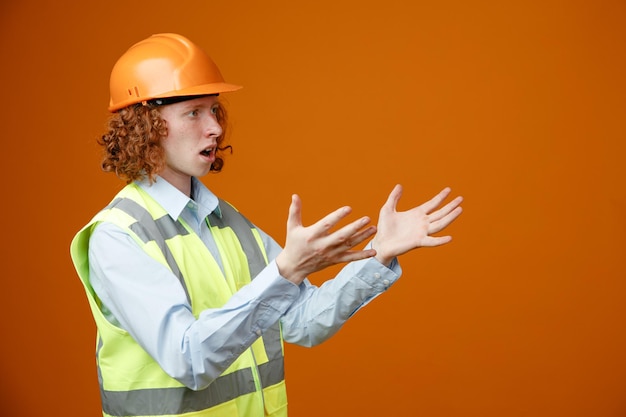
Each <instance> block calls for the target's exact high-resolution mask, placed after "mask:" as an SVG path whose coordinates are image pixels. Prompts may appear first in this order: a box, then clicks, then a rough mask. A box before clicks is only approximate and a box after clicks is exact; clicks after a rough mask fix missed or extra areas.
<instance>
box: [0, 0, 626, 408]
mask: <svg viewBox="0 0 626 417" xmlns="http://www.w3.org/2000/svg"><path fill="white" fill-rule="evenodd" d="M74 3H75V4H73V5H71V6H68V5H66V4H67V3H63V2H53V1H33V0H28V1H24V0H20V1H17V0H10V1H8V0H5V1H3V2H2V5H0V12H1V16H2V25H1V31H2V33H1V35H2V36H0V44H1V51H2V69H1V70H0V71H1V73H2V80H3V88H2V90H3V91H2V100H1V103H0V106H1V111H0V115H1V117H2V139H3V140H2V145H3V152H2V155H3V162H2V165H1V168H0V169H1V170H2V172H1V173H0V174H1V175H2V179H3V181H2V189H3V195H4V197H3V201H4V203H3V204H2V210H3V212H2V218H3V222H4V227H3V230H4V233H3V240H4V242H3V244H2V248H3V250H2V265H3V268H4V273H3V276H4V285H3V289H2V291H0V303H1V304H0V306H1V307H0V308H1V309H2V312H1V313H2V320H1V326H2V327H1V329H0V330H1V332H2V343H1V344H0V370H1V371H2V372H1V379H0V381H1V384H2V386H1V387H0V388H1V391H0V395H1V397H0V404H1V406H0V407H1V408H2V415H6V416H35V415H48V416H62V415H81V416H96V415H99V413H100V411H99V410H100V408H99V395H98V387H97V379H96V371H95V367H94V360H93V351H94V333H95V328H94V324H93V320H92V318H91V316H90V313H89V309H88V305H87V302H86V299H85V297H84V294H83V289H82V287H81V285H80V283H79V280H78V278H77V277H76V274H75V272H74V270H73V267H72V265H71V262H70V258H69V250H68V246H69V242H70V239H71V238H72V236H73V234H74V233H75V232H76V231H77V230H78V229H79V228H80V227H81V226H82V225H83V224H84V223H86V222H87V221H88V220H89V218H90V217H91V216H92V215H93V214H95V212H96V211H97V210H98V209H100V208H101V207H102V206H104V205H105V204H106V203H107V202H108V201H109V199H110V198H111V197H112V196H113V194H114V193H115V191H116V190H117V189H118V188H120V187H121V185H122V183H121V182H120V181H119V180H117V179H116V178H115V177H114V176H113V175H110V174H104V173H102V172H101V171H100V169H99V159H98V158H99V157H98V155H99V149H98V147H97V146H96V144H95V141H96V139H97V137H98V136H99V135H100V134H101V133H102V132H103V129H104V123H105V119H106V116H107V112H106V107H107V104H108V76H109V72H110V69H111V67H112V65H113V63H114V62H115V60H116V59H117V58H118V57H119V55H120V54H122V53H123V52H124V51H125V50H126V49H127V48H128V47H129V46H130V45H131V44H132V43H134V42H136V41H138V40H140V39H143V38H145V37H147V36H149V35H150V34H152V33H157V32H168V31H172V32H180V33H182V34H185V35H186V36H188V37H189V38H191V39H192V40H194V41H196V42H197V43H198V44H200V45H201V46H202V47H204V48H205V49H206V50H207V51H209V53H210V54H211V55H212V56H213V58H214V59H215V60H216V61H217V62H218V64H219V66H220V68H221V70H222V72H223V74H224V75H225V77H226V79H227V80H228V81H230V82H233V83H240V84H242V85H244V86H245V88H244V89H243V90H241V91H240V92H237V93H234V94H230V95H227V96H226V100H227V104H228V108H229V110H230V116H231V121H232V128H231V133H232V135H231V137H230V142H231V143H232V144H233V145H234V148H235V152H234V154H233V155H232V156H231V157H229V158H228V160H227V161H226V163H227V164H226V167H225V172H223V173H222V174H220V175H216V176H207V177H206V178H204V181H205V183H206V184H208V185H209V186H210V187H211V188H212V189H213V190H214V191H215V192H216V193H217V194H218V195H220V196H222V197H223V198H225V199H227V200H230V201H231V202H233V203H234V204H235V205H236V206H237V207H238V208H239V209H241V210H242V211H243V212H244V213H246V214H247V215H248V216H249V217H250V218H251V219H252V220H253V221H254V222H255V223H257V224H258V225H260V226H261V227H262V228H263V229H264V230H266V231H267V232H268V233H270V234H271V235H273V236H274V237H275V238H276V239H277V240H278V241H279V242H283V239H284V227H285V226H284V224H285V220H286V215H287V208H288V205H289V200H290V195H291V193H294V192H297V193H299V194H300V195H301V196H302V199H303V202H304V218H305V221H306V222H307V223H310V222H312V221H313V220H316V219H317V218H319V217H321V216H322V215H323V214H325V213H327V212H329V211H331V210H333V209H334V208H336V207H339V206H340V205H344V204H350V205H352V206H353V208H354V211H355V214H354V216H357V215H364V214H368V215H371V216H373V217H376V216H377V212H378V209H379V207H380V206H381V204H382V203H383V201H384V200H385V198H386V195H387V194H388V192H389V191H390V190H391V188H392V187H393V185H394V184H395V183H401V184H403V185H404V187H405V196H404V198H403V199H402V201H401V204H400V208H402V209H406V208H408V207H411V206H414V205H416V204H419V203H421V202H423V201H425V200H426V199H428V198H430V196H431V195H434V194H435V193H436V192H437V191H438V190H440V189H441V188H443V187H444V186H451V187H452V188H453V192H454V193H455V194H462V195H463V196H464V197H465V199H466V201H465V203H464V208H465V212H464V214H463V215H462V217H461V218H460V219H459V220H458V221H457V222H455V223H454V224H453V225H452V226H451V227H450V228H449V232H450V233H451V234H452V235H453V236H454V241H453V242H452V243H451V244H450V245H448V246H445V247H442V248H437V249H421V250H419V251H417V252H414V253H411V254H409V255H406V256H404V257H403V258H402V259H401V262H402V265H403V268H404V272H405V275H404V276H403V278H402V279H401V280H400V281H399V282H398V283H397V285H396V286H394V287H392V289H391V290H390V291H389V292H388V293H387V294H385V295H384V296H382V297H381V298H379V299H378V300H376V301H375V302H374V303H372V304H371V305H369V306H368V307H367V308H366V309H364V310H363V311H361V312H360V313H358V314H357V315H356V316H355V317H354V319H353V320H352V321H350V322H349V323H348V324H347V325H346V326H345V328H344V329H343V330H342V331H341V332H340V333H339V334H338V335H337V336H335V337H334V338H333V339H331V340H330V341H328V342H327V343H325V344H323V345H321V346H319V347H316V348H313V349H305V348H301V347H296V346H288V347H287V355H288V356H287V365H286V367H287V368H286V372H287V382H288V390H289V399H290V411H291V412H290V414H291V415H292V416H297V417H304V416H346V415H353V416H381V415H385V416H389V415H403V416H404V415H419V416H430V417H432V416H464V417H466V416H481V417H486V416H511V417H517V416H569V417H573V416H624V415H626V395H625V392H626V355H625V354H624V352H626V331H625V329H624V322H625V319H626V303H625V302H624V298H625V297H624V295H625V290H626V280H625V278H626V273H625V270H624V252H625V248H626V245H625V244H626V238H625V236H626V233H625V232H626V220H625V219H626V216H625V214H626V190H625V186H624V180H625V179H626V176H625V169H624V165H625V163H624V157H625V156H626V153H625V148H626V146H625V144H624V143H625V140H626V135H625V133H626V128H625V119H626V76H625V75H626V54H625V52H626V50H625V46H626V3H625V2H624V1H617V0H614V1H610V0H600V1H554V0H546V1H515V2H496V1H491V2H489V1H473V2H465V1H445V2H421V1H408V0H405V1H397V0H387V1H383V2H378V1H366V0H359V1H356V0H350V1H331V0H321V1H319V0H318V1H315V2H313V1H311V2H304V1H303V2H295V1H287V0H281V1H277V0H268V1H263V2H255V1H248V2H236V1H221V2H220V1H218V2H209V1H196V0H190V1H185V2H173V1H150V2H147V1H132V2H131V1H120V0H116V1H107V2H74ZM331 272H333V271H326V272H323V273H319V274H317V275H315V276H313V277H312V280H313V281H314V282H316V283H320V282H323V281H324V280H325V279H327V278H328V277H329V276H330V273H331Z"/></svg>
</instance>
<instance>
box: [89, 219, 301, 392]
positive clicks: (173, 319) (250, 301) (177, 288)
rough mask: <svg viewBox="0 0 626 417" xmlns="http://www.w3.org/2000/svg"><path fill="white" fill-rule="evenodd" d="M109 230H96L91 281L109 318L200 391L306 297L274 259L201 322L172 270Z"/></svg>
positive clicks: (170, 371) (168, 369)
mask: <svg viewBox="0 0 626 417" xmlns="http://www.w3.org/2000/svg"><path fill="white" fill-rule="evenodd" d="M99 228H100V226H99ZM106 232H108V233H103V232H102V231H100V233H94V235H93V236H92V239H91V245H90V267H91V282H92V285H93V287H94V290H95V291H96V293H97V295H98V297H99V298H100V299H101V301H102V303H103V306H104V307H103V311H104V312H105V313H106V312H107V311H108V312H109V313H108V314H105V315H107V318H109V320H110V321H111V322H112V323H113V324H116V325H118V326H119V327H120V328H122V329H123V330H126V331H128V332H129V333H130V335H131V336H133V338H135V340H137V342H138V343H139V344H140V345H141V346H142V347H143V348H144V349H145V350H146V351H147V352H148V353H149V354H150V355H151V356H152V357H153V358H154V359H155V361H156V362H157V363H159V365H160V366H161V367H162V368H163V370H164V371H165V372H166V373H167V374H168V375H170V376H172V377H173V378H175V379H177V380H178V381H180V382H181V383H183V384H184V385H186V386H188V387H189V388H192V389H200V388H203V387H205V386H207V385H208V384H210V383H211V382H212V381H213V380H214V379H215V378H217V377H218V376H219V375H221V374H222V372H223V371H224V370H225V369H226V368H227V367H228V366H229V365H230V364H231V363H232V362H233V361H234V360H235V359H236V358H237V357H238V356H239V355H240V354H241V353H242V352H243V351H244V350H245V349H247V348H248V347H249V346H250V345H251V344H252V343H253V342H254V340H256V339H257V338H258V337H259V335H260V334H262V332H263V331H264V330H265V329H267V328H268V327H270V326H271V325H273V324H274V323H275V322H276V321H278V320H279V318H280V316H281V315H282V314H283V313H284V312H285V311H286V310H287V309H288V308H289V306H290V305H291V304H292V303H293V301H294V300H295V299H296V298H297V297H298V294H299V293H298V288H297V286H295V285H294V284H292V283H290V282H288V281H286V280H284V279H283V278H282V277H280V276H279V275H278V270H277V268H276V266H275V265H274V264H273V263H272V264H270V265H268V267H267V268H266V269H265V270H264V271H262V272H261V273H260V274H259V275H258V276H257V277H256V278H255V279H254V280H253V282H252V283H251V284H249V285H247V286H245V287H243V288H242V289H241V290H240V291H239V292H237V293H236V294H235V295H234V296H233V297H232V298H231V299H230V300H229V301H228V302H227V303H226V304H225V305H223V306H222V307H220V308H215V309H207V310H205V311H203V312H201V313H200V314H199V316H198V318H197V319H196V317H194V315H193V313H192V311H191V306H190V305H189V302H188V300H187V297H186V294H185V291H184V290H183V287H182V286H181V284H180V282H179V281H178V279H177V278H176V277H175V276H174V275H173V274H171V272H170V271H169V269H167V268H166V267H164V266H163V265H162V264H160V263H159V262H157V261H155V260H154V259H152V258H151V257H150V256H148V255H147V254H146V253H145V252H143V250H141V249H140V248H138V247H137V246H136V244H135V242H133V241H132V239H130V238H129V237H128V236H127V235H125V234H123V233H122V234H119V233H118V231H117V230H115V229H111V230H108V231H106ZM112 238H113V239H115V240H116V241H117V242H116V244H112V243H113V242H112V241H111V239H112ZM129 255H130V256H129ZM129 277H132V280H131V279H129Z"/></svg>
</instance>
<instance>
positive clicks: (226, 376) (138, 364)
mask: <svg viewBox="0 0 626 417" xmlns="http://www.w3.org/2000/svg"><path fill="white" fill-rule="evenodd" d="M129 200H130V201H131V202H132V203H133V204H135V205H136V206H137V207H139V208H140V210H145V212H146V213H148V214H149V215H150V217H151V219H148V220H146V218H145V216H144V217H142V219H137V218H135V216H134V215H133V214H130V213H129V212H128V211H132V210H124V209H122V208H120V207H122V204H119V202H120V201H126V202H128V201H129ZM229 209H231V212H232V213H236V211H235V210H234V209H232V208H231V207H229ZM163 218H165V220H168V221H169V220H170V219H171V218H170V217H169V215H168V214H167V213H166V212H165V210H164V209H163V208H162V207H161V206H160V205H159V204H158V203H157V202H156V201H154V200H153V199H152V198H151V197H150V196H149V195H148V194H147V193H146V192H145V191H143V190H142V189H141V188H140V187H138V186H137V185H135V184H130V185H127V186H126V187H125V188H124V189H122V190H121V191H120V193H118V195H117V196H116V197H115V198H114V199H113V201H112V203H111V204H110V205H109V206H108V207H107V208H105V209H104V210H103V211H101V212H100V213H98V214H97V215H96V216H95V217H94V218H93V219H92V220H91V221H90V222H89V223H88V224H87V225H86V226H85V227H83V229H81V231H80V232H78V234H77V235H76V236H75V237H74V239H73V241H72V244H71V255H72V259H73V262H74V265H75V267H76V270H77V272H78V275H79V277H80V278H81V281H82V283H83V285H84V287H85V291H86V294H87V298H88V300H89V304H90V307H91V310H92V314H93V316H94V320H95V322H96V325H97V328H98V338H97V341H98V344H97V348H96V353H97V362H98V370H99V377H100V384H101V391H102V397H103V398H102V401H103V415H104V416H109V415H110V416H120V415H127V414H130V413H135V414H134V415H160V416H178V415H185V416H203V417H204V416H207V417H208V416H215V417H226V416H228V417H231V416H246V417H248V416H263V415H266V416H276V417H283V416H286V415H287V397H286V390H285V382H284V380H283V379H282V374H281V376H280V378H274V379H273V380H272V384H271V385H269V386H262V380H261V379H262V378H261V377H260V375H259V369H262V370H264V371H267V370H268V369H269V368H268V367H271V366H280V367H281V372H282V366H283V363H282V352H283V341H282V336H281V334H280V330H279V329H278V325H277V326H276V328H277V329H278V331H275V332H268V335H269V334H271V335H273V336H267V337H266V335H264V337H260V338H259V339H257V340H256V341H255V342H254V343H253V345H252V346H251V347H250V348H248V349H247V350H246V351H245V352H244V353H243V354H241V355H240V356H239V358H237V360H235V362H233V364H232V365H231V366H230V367H229V368H228V369H226V371H225V372H224V373H223V374H222V375H221V376H220V377H219V378H218V379H216V380H215V381H214V382H213V383H212V384H211V385H210V386H209V387H208V388H207V389H206V390H208V391H206V393H205V392H203V391H204V390H201V391H192V390H189V389H188V388H186V387H184V386H183V385H182V384H181V383H180V382H178V381H177V380H175V379H173V378H171V377H170V376H169V375H167V374H166V373H165V372H164V371H163V370H162V369H161V368H160V366H159V365H158V364H157V363H156V361H154V360H153V359H152V357H150V355H148V354H147V352H145V351H144V350H143V349H142V348H141V347H140V346H139V345H138V344H137V343H136V342H135V341H134V339H133V338H132V337H131V336H130V335H129V334H128V333H127V332H126V331H125V330H123V329H121V328H119V327H117V326H114V325H113V324H111V323H110V322H109V321H108V320H107V319H106V318H105V317H104V315H103V314H102V312H101V310H100V308H99V305H98V304H99V301H98V299H97V297H96V295H95V293H94V291H93V289H92V287H91V285H90V282H89V265H88V245H89V237H90V236H91V233H92V231H93V229H94V228H95V227H96V225H97V224H99V223H101V222H112V223H114V224H116V225H117V226H119V227H121V228H122V229H124V230H126V231H127V233H128V234H129V235H130V236H132V238H133V239H134V240H135V241H136V242H137V243H138V244H139V245H140V246H141V247H142V248H143V250H145V251H146V253H148V254H149V255H150V256H151V257H152V258H154V259H156V260H157V261H159V262H161V263H162V264H163V265H165V266H167V267H168V268H170V269H173V268H178V269H179V270H180V273H181V275H182V278H183V279H184V285H185V286H186V290H187V293H188V295H189V298H190V303H191V306H192V311H193V314H194V315H195V316H196V317H198V315H199V314H200V312H202V311H203V310H205V309H207V308H219V307H221V306H222V305H224V303H226V301H228V299H230V297H231V296H232V295H233V294H234V293H235V292H236V291H238V290H239V289H240V288H241V287H242V286H243V285H246V284H247V283H249V282H250V280H251V279H252V277H251V272H250V270H249V269H250V268H249V266H248V263H249V262H248V256H249V254H246V253H245V251H244V249H243V247H245V245H242V244H241V242H240V237H239V236H238V235H237V234H236V233H235V231H234V230H233V229H236V228H231V227H224V226H222V227H218V226H214V225H211V224H209V227H210V229H211V233H212V234H213V236H214V238H215V242H216V245H217V247H218V250H219V251H220V254H221V255H222V256H223V266H224V273H222V271H221V269H220V268H219V266H218V264H217V262H216V261H215V260H214V259H213V257H212V256H211V254H210V252H209V250H208V249H207V248H206V246H205V245H204V244H203V243H202V241H201V240H200V238H199V237H198V236H197V235H196V234H195V232H193V231H192V230H191V229H190V228H189V227H188V226H187V225H186V224H184V223H180V222H179V223H177V224H176V226H177V227H178V228H180V229H179V230H181V232H179V233H174V234H172V236H168V237H167V239H166V240H165V244H166V246H167V247H166V249H165V251H166V252H167V251H169V252H170V255H169V256H170V258H169V260H168V254H166V253H164V250H163V247H162V246H159V242H156V241H155V240H151V239H149V238H147V237H146V236H145V235H142V233H141V232H138V231H137V230H138V229H137V227H136V226H137V225H138V223H139V224H140V226H141V223H142V222H143V223H146V222H147V223H150V222H157V221H160V220H161V219H163ZM232 218H233V219H235V220H236V221H240V222H246V227H248V228H249V229H250V230H251V231H252V233H251V236H254V238H253V239H254V240H255V244H256V245H257V247H258V248H259V250H260V251H261V253H262V255H263V259H264V261H265V262H267V255H266V253H265V249H264V247H263V245H262V244H261V241H260V237H259V235H258V232H257V231H256V229H254V228H253V227H251V226H250V224H249V223H248V222H247V221H246V220H245V218H243V216H241V215H239V214H238V213H236V214H235V216H233V217H232ZM147 223H146V224H147ZM175 223H176V222H175V221H172V224H175ZM226 226H228V225H226ZM239 226H241V223H240V224H239ZM172 257H173V261H172ZM172 262H174V264H173V263H172ZM181 285H182V284H181ZM272 337H273V338H272ZM268 343H269V345H271V346H269V345H267V344H268ZM268 352H270V353H268ZM277 379H279V380H277ZM242 385H243V386H242ZM203 394H206V395H205V397H207V398H204V397H203ZM231 397H232V398H231ZM190 399H191V400H190ZM155 401H156V402H159V401H161V402H163V403H164V404H154V402H155ZM146 402H148V403H150V405H149V406H146V408H147V409H148V410H151V411H148V413H152V414H136V413H138V412H140V413H141V412H143V411H141V410H142V407H143V406H144V405H145V403H146ZM165 402H167V404H165ZM177 402H178V403H180V406H179V405H177ZM190 403H191V405H190ZM207 404H208V405H209V406H208V407H206V408H203V407H204V405H207ZM161 405H162V406H163V407H161ZM198 408H201V409H198ZM162 410H169V411H165V412H163V411H162Z"/></svg>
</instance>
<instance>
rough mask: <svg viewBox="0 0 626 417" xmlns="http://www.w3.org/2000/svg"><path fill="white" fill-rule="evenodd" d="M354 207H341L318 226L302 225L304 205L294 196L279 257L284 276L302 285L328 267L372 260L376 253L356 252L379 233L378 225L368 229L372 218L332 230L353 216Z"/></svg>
mask: <svg viewBox="0 0 626 417" xmlns="http://www.w3.org/2000/svg"><path fill="white" fill-rule="evenodd" d="M351 211H352V209H351V208H350V207H342V208H339V209H337V210H335V211H333V212H332V213H330V214H328V215H327V216H325V217H324V218H323V219H321V220H319V221H318V222H316V223H315V224H313V225H311V226H308V227H304V226H303V225H302V202H301V200H300V197H299V196H297V195H293V196H292V199H291V205H290V207H289V217H288V219H287V238H286V242H285V248H284V249H283V251H282V252H281V253H280V254H279V255H278V256H277V257H276V265H277V266H278V270H279V272H280V274H281V275H282V276H283V277H285V278H286V279H288V280H290V281H292V282H294V283H296V284H299V283H301V282H302V281H303V280H304V278H306V277H307V275H309V274H311V273H313V272H316V271H320V270H322V269H324V268H326V267H328V266H331V265H335V264H338V263H342V262H351V261H356V260H359V259H364V258H369V257H372V256H374V255H375V253H376V252H375V251H374V250H372V249H369V250H362V251H358V250H352V248H353V247H355V246H356V245H358V244H359V243H361V242H363V241H364V240H365V239H367V238H369V237H370V236H372V235H373V234H374V233H375V232H376V227H375V226H369V227H366V226H367V225H368V224H369V223H370V218H369V217H361V218H360V219H358V220H355V221H353V222H352V223H350V224H348V225H346V226H343V227H341V228H340V229H338V230H336V231H332V230H331V229H332V228H333V227H334V226H336V225H337V223H339V221H341V220H342V219H343V218H345V217H346V216H347V215H348V214H350V213H351Z"/></svg>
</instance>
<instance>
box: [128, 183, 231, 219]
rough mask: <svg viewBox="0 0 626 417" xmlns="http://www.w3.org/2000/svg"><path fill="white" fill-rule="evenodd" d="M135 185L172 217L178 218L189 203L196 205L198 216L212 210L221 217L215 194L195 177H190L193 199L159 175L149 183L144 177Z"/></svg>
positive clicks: (206, 214)
mask: <svg viewBox="0 0 626 417" xmlns="http://www.w3.org/2000/svg"><path fill="white" fill-rule="evenodd" d="M137 185H139V187H141V188H142V189H143V190H144V191H145V192H146V193H148V195H150V197H152V198H153V199H154V200H155V201H156V202H157V203H159V204H160V205H161V206H162V207H163V208H164V209H165V211H167V213H168V214H169V215H170V217H172V218H173V219H178V218H179V217H180V214H181V213H182V212H183V210H184V209H185V207H187V206H188V205H189V204H193V205H197V206H198V214H199V215H200V218H204V217H206V216H208V215H209V214H211V213H213V212H214V213H215V214H216V215H217V216H218V217H219V218H221V217H222V212H221V210H220V207H219V200H218V198H217V196H216V195H215V194H213V193H212V192H211V190H209V189H208V188H207V187H206V186H205V185H204V184H203V183H202V181H200V180H198V179H197V178H195V177H192V178H191V193H192V197H193V199H192V198H189V197H187V196H186V195H185V194H183V193H181V192H180V190H178V188H176V187H174V186H173V185H172V184H170V183H169V182H167V181H166V180H165V179H164V178H162V177H159V176H157V177H156V178H155V181H154V182H153V183H152V184H150V181H148V180H147V179H144V180H142V181H137Z"/></svg>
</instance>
